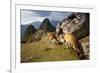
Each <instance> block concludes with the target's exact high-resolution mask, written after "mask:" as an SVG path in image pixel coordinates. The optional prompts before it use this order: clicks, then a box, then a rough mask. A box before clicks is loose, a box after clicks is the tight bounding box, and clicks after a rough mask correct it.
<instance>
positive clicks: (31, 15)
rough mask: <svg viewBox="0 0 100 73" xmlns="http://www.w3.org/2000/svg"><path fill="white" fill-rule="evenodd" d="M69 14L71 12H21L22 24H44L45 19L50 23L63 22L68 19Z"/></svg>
mask: <svg viewBox="0 0 100 73" xmlns="http://www.w3.org/2000/svg"><path fill="white" fill-rule="evenodd" d="M69 14H71V12H56V11H36V10H21V24H29V23H32V22H37V21H39V22H42V21H43V20H44V19H45V18H48V19H49V20H50V21H52V20H53V21H61V20H63V19H64V18H66V17H68V15H69Z"/></svg>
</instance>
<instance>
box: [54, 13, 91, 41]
mask: <svg viewBox="0 0 100 73" xmlns="http://www.w3.org/2000/svg"><path fill="white" fill-rule="evenodd" d="M56 32H57V34H61V33H62V32H63V33H67V32H68V33H72V34H74V35H75V36H76V38H77V39H81V38H83V37H85V36H87V35H89V13H72V14H71V15H70V16H69V17H68V18H65V19H64V20H63V21H61V22H60V23H59V24H58V25H57V28H56Z"/></svg>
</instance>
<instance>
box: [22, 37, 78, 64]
mask: <svg viewBox="0 0 100 73" xmlns="http://www.w3.org/2000/svg"><path fill="white" fill-rule="evenodd" d="M64 60H78V58H77V55H76V53H75V52H74V53H70V51H69V49H68V48H67V47H66V46H65V45H59V44H50V41H49V40H48V38H47V37H46V36H43V37H42V40H40V41H37V42H32V43H22V44H21V62H22V63H24V62H46V61H64Z"/></svg>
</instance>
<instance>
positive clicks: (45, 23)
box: [40, 18, 55, 32]
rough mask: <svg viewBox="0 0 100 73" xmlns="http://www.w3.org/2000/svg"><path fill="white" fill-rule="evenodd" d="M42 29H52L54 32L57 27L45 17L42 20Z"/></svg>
mask: <svg viewBox="0 0 100 73" xmlns="http://www.w3.org/2000/svg"><path fill="white" fill-rule="evenodd" d="M40 29H42V30H44V31H50V32H53V31H55V27H54V26H53V25H52V24H51V23H50V21H49V19H48V18H45V19H44V21H43V22H42V24H41V26H40Z"/></svg>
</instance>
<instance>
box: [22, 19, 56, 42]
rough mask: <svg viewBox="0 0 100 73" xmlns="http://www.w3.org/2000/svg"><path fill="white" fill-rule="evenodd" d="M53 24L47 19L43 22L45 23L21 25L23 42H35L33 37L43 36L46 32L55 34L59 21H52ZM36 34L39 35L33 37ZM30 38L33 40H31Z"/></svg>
mask: <svg viewBox="0 0 100 73" xmlns="http://www.w3.org/2000/svg"><path fill="white" fill-rule="evenodd" d="M52 23H53V24H52ZM52 23H51V22H50V21H49V19H48V18H46V19H44V20H43V22H33V23H30V24H27V25H21V42H26V41H31V40H33V39H32V38H33V37H34V38H35V37H36V36H37V35H38V36H41V35H40V34H41V33H44V32H45V33H46V32H54V31H55V30H56V27H55V26H56V25H57V23H58V21H52ZM53 25H55V26H53ZM41 30H42V31H41ZM35 33H36V34H37V35H36V36H35V35H34V36H33V34H35ZM30 38H31V40H29V39H30Z"/></svg>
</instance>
